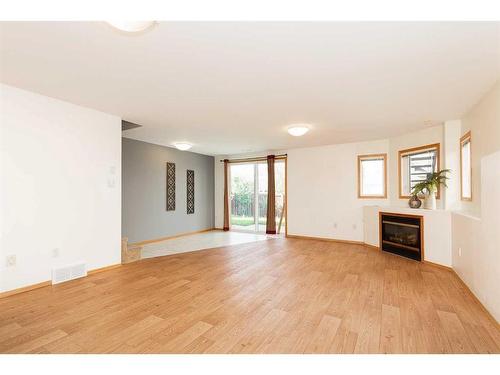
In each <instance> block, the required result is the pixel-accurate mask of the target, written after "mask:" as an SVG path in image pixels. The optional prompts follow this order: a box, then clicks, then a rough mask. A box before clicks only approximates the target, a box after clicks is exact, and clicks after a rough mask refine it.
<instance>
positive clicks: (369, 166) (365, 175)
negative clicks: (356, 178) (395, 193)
mask: <svg viewBox="0 0 500 375" xmlns="http://www.w3.org/2000/svg"><path fill="white" fill-rule="evenodd" d="M384 164H385V163H384V159H365V160H361V171H360V172H361V173H360V177H361V192H360V193H361V196H383V195H384V192H385V191H384V190H385V188H384V183H385V181H384V174H385V173H384Z"/></svg>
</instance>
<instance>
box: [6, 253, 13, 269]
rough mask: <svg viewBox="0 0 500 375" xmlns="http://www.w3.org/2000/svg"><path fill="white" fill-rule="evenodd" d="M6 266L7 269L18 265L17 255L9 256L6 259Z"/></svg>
mask: <svg viewBox="0 0 500 375" xmlns="http://www.w3.org/2000/svg"><path fill="white" fill-rule="evenodd" d="M5 260H6V262H5V263H6V265H7V267H14V266H15V265H16V256H15V255H7V257H6V259H5Z"/></svg>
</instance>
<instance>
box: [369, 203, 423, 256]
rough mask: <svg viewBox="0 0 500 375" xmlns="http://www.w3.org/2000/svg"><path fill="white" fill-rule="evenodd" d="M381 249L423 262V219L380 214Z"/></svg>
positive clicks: (420, 217)
mask: <svg viewBox="0 0 500 375" xmlns="http://www.w3.org/2000/svg"><path fill="white" fill-rule="evenodd" d="M379 216H380V249H381V250H383V251H387V252H390V253H393V254H397V255H401V256H404V257H406V258H410V259H414V260H419V261H420V260H422V258H423V256H422V251H423V234H422V230H423V217H422V216H417V215H405V214H393V213H387V212H380V215H379Z"/></svg>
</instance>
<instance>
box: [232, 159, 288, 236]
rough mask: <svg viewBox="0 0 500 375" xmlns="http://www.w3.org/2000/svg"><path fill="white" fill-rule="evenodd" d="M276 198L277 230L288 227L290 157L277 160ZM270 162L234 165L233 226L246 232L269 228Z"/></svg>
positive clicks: (261, 230) (278, 231)
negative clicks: (287, 204)
mask: <svg viewBox="0 0 500 375" xmlns="http://www.w3.org/2000/svg"><path fill="white" fill-rule="evenodd" d="M274 175H275V201H276V233H280V234H283V233H284V232H285V227H286V208H285V207H286V160H283V159H281V160H276V161H275V165H274ZM267 193H268V192H267V163H266V162H265V161H263V162H245V163H232V164H231V165H230V216H231V217H230V223H231V229H232V230H237V231H245V232H259V233H265V232H266V222H267Z"/></svg>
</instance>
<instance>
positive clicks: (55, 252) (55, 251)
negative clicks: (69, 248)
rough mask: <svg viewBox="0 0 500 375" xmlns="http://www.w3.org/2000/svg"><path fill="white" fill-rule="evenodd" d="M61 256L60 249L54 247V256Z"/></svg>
mask: <svg viewBox="0 0 500 375" xmlns="http://www.w3.org/2000/svg"><path fill="white" fill-rule="evenodd" d="M58 256H59V249H58V248H55V249H52V258H57V257H58Z"/></svg>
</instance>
